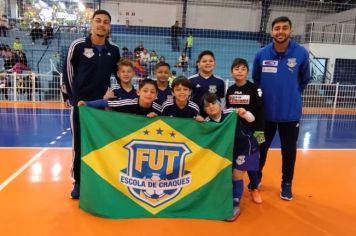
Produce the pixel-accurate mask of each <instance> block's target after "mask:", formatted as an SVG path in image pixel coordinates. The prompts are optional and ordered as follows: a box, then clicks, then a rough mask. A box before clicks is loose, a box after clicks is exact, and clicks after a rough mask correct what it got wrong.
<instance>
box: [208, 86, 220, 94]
mask: <svg viewBox="0 0 356 236" xmlns="http://www.w3.org/2000/svg"><path fill="white" fill-rule="evenodd" d="M217 91H218V89H217V88H216V85H209V93H216V92H217Z"/></svg>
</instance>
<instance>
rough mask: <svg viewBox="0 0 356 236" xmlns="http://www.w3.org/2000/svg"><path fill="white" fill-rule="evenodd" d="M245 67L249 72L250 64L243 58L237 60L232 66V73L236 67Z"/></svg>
mask: <svg viewBox="0 0 356 236" xmlns="http://www.w3.org/2000/svg"><path fill="white" fill-rule="evenodd" d="M241 65H243V66H245V67H246V68H247V71H249V68H248V62H247V61H246V60H245V59H243V58H235V59H234V60H233V62H232V64H231V71H232V70H233V69H234V67H236V66H241Z"/></svg>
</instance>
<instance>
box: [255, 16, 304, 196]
mask: <svg viewBox="0 0 356 236" xmlns="http://www.w3.org/2000/svg"><path fill="white" fill-rule="evenodd" d="M291 32H292V23H291V21H290V19H289V18H288V17H285V16H282V17H278V18H276V19H275V20H274V21H273V22H272V32H271V35H272V38H273V42H272V43H270V44H268V45H267V46H266V47H264V48H262V49H261V50H260V51H258V52H257V54H256V57H255V59H254V64H253V71H252V78H253V81H254V82H255V83H256V84H257V86H259V87H260V88H261V89H262V93H263V98H264V105H265V119H266V125H265V133H264V134H265V139H266V142H264V143H263V144H261V146H260V171H259V178H260V181H261V178H262V169H263V166H264V164H265V162H266V157H267V152H268V149H269V147H270V145H271V142H272V140H273V137H274V136H275V134H276V131H277V130H278V133H279V136H280V141H281V148H282V174H283V175H282V183H281V195H280V197H281V198H282V199H284V200H292V198H293V194H292V180H293V174H294V166H295V161H296V153H297V140H298V134H299V120H300V118H301V116H302V92H303V89H304V88H305V87H306V85H307V84H308V82H309V81H310V69H309V55H308V52H307V50H306V49H305V48H303V47H302V46H301V45H299V44H298V43H296V42H294V41H292V40H291V39H290V36H291Z"/></svg>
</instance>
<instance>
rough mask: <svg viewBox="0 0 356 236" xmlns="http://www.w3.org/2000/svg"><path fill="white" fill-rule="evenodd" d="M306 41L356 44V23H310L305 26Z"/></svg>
mask: <svg viewBox="0 0 356 236" xmlns="http://www.w3.org/2000/svg"><path fill="white" fill-rule="evenodd" d="M304 42H305V43H330V44H344V45H356V24H344V23H330V22H312V23H309V24H307V25H306V28H305V38H304Z"/></svg>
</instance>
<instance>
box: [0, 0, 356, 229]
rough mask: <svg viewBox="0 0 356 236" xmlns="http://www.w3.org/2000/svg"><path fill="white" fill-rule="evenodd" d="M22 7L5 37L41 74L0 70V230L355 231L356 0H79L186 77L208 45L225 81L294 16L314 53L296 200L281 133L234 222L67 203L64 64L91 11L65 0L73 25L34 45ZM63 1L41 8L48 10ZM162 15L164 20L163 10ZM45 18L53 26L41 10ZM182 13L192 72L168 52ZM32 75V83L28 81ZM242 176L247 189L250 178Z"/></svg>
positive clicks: (298, 36)
mask: <svg viewBox="0 0 356 236" xmlns="http://www.w3.org/2000/svg"><path fill="white" fill-rule="evenodd" d="M16 2H18V1H12V0H11V1H6V3H0V13H2V12H4V13H6V14H7V15H8V17H7V18H8V19H9V22H10V23H11V24H12V23H13V24H14V25H13V26H12V28H11V29H9V30H8V31H7V35H6V36H4V35H2V36H1V35H0V42H1V44H3V45H10V47H11V46H12V43H13V40H14V39H15V38H16V37H19V38H20V39H21V41H22V43H23V46H24V52H25V53H26V55H27V60H28V64H29V67H31V68H32V69H31V70H30V71H24V72H23V73H19V74H17V73H12V72H11V73H10V72H9V71H8V70H5V69H4V70H2V72H1V73H0V76H1V78H2V79H3V80H4V81H5V80H6V81H7V82H4V83H2V86H1V93H0V111H1V112H0V235H4V236H5V235H6V236H7V235H16V236H17V235H51V236H52V235H166V234H169V235H290V236H292V235H321V236H324V235H325V236H330V235H340V236H348V235H350V236H351V235H356V227H355V226H354V224H355V223H354V222H356V203H355V199H356V188H355V184H354V183H355V182H356V132H355V130H356V79H355V78H356V71H355V69H354V68H356V56H355V53H354V52H356V20H355V15H356V5H355V4H356V2H355V1H327V0H325V1H319V0H318V1H317V0H315V1H297V2H296V1H294V2H293V1H289V0H276V1H274V0H272V1H269V0H263V1H248V0H245V1H227V0H211V1H205V0H201V1H198V0H188V1H178V0H159V1H157V0H141V1H140V0H137V1H110V0H108V1H105V0H101V1H94V0H93V1H81V2H82V4H83V6H84V7H86V8H87V10H85V12H89V13H90V11H89V9H97V8H98V7H101V8H102V9H105V10H108V11H109V12H110V13H111V14H112V16H113V20H112V24H113V26H112V35H111V38H112V40H113V42H115V43H116V44H118V45H119V47H120V48H122V47H124V46H127V47H128V48H129V49H131V50H132V49H133V48H134V47H135V46H137V44H139V43H141V42H143V44H144V45H145V47H147V48H149V49H150V50H152V49H154V50H156V51H157V52H158V53H159V55H164V56H165V57H166V60H167V62H168V63H170V64H171V65H173V66H172V70H175V71H176V73H177V74H178V75H179V74H185V75H186V76H190V75H192V74H194V73H195V61H194V60H193V59H194V58H196V57H197V55H198V54H199V52H200V51H202V50H204V49H209V50H212V51H213V52H214V53H215V55H216V58H217V66H216V69H215V72H216V74H218V75H220V76H221V77H222V78H223V79H224V80H225V81H226V84H227V85H231V84H232V83H233V81H232V79H231V75H230V64H231V61H232V60H233V58H235V57H237V56H241V57H244V58H246V59H247V60H248V62H249V65H250V67H252V63H253V58H254V55H255V53H256V51H257V50H258V49H259V48H260V47H261V46H263V45H265V44H266V42H267V41H269V35H268V32H269V31H270V22H271V20H272V19H273V18H275V17H277V16H280V15H287V16H289V17H290V18H291V19H292V21H293V24H294V25H293V29H294V35H293V39H294V40H297V41H298V42H300V43H301V44H302V45H303V46H304V47H305V48H307V49H308V51H309V54H310V58H309V59H310V63H311V74H312V81H311V83H310V84H309V85H308V87H307V88H306V90H305V91H304V93H303V116H302V119H301V123H300V133H299V139H298V152H297V162H296V167H295V177H294V182H293V194H294V196H293V200H292V201H283V200H281V199H280V196H279V194H280V182H281V154H280V142H279V137H278V136H276V137H275V139H274V141H273V143H272V149H271V150H270V151H269V153H268V158H267V162H266V166H265V168H264V172H263V174H264V177H263V180H262V186H261V189H260V193H261V196H262V198H263V203H262V204H255V203H253V202H252V201H251V197H250V194H249V192H248V190H247V187H245V190H244V195H243V199H242V202H241V210H242V212H241V215H240V216H239V217H238V219H237V220H236V221H234V222H225V221H217V220H204V219H172V218H142V219H107V218H101V217H98V216H94V215H91V214H89V213H87V212H85V211H83V210H82V209H80V208H79V207H78V200H73V199H71V198H70V191H71V189H72V186H73V179H72V177H71V167H72V148H71V147H72V135H71V125H70V109H69V108H68V107H66V106H65V104H64V102H63V98H62V96H61V84H62V75H61V71H62V66H63V65H62V63H63V56H65V55H64V54H65V50H66V47H68V45H69V43H70V42H71V41H72V40H74V39H76V38H78V37H81V36H83V35H85V34H86V33H87V32H88V29H87V27H88V25H87V23H85V22H88V19H89V18H85V17H86V15H85V14H84V13H83V15H81V14H82V13H80V14H79V13H78V15H80V17H82V18H80V20H79V18H78V22H80V24H79V23H78V24H76V25H75V24H74V23H73V21H69V20H68V19H71V17H73V13H71V12H70V9H74V8H78V9H79V5H78V3H77V2H78V1H62V2H63V4H64V6H65V8H67V10H64V9H63V10H61V12H62V13H66V14H68V15H67V20H68V22H65V21H63V19H62V18H61V19H57V20H56V25H55V24H54V23H53V26H54V38H53V40H52V41H51V43H49V44H48V45H42V44H41V42H40V41H36V42H35V44H32V42H31V39H30V38H29V36H28V30H27V29H26V27H28V26H27V25H29V24H30V23H31V22H32V21H29V22H26V24H24V23H23V22H24V21H22V23H21V22H19V21H18V20H16V18H19V13H18V12H17V13H15V10H14V8H15V6H16ZM41 2H43V3H41ZM57 2H58V1H57ZM57 2H56V1H49V0H48V1H38V4H39V6H40V7H41V8H43V9H47V8H49V7H52V6H53V5H55V4H58V3H57ZM298 2H300V3H298ZM36 3H37V2H36ZM23 4H24V5H26V4H29V3H28V1H25V0H24V1H23ZM44 4H46V5H47V8H46V5H44ZM26 6H27V5H26ZM56 6H57V5H56ZM80 7H81V8H82V6H81V5H80ZM59 8H60V5H58V9H59ZM24 9H25V8H24ZM26 9H27V11H30V12H37V11H38V10H35V9H34V8H33V9H32V8H30V7H29V8H26ZM38 9H40V8H38ZM221 11H224V12H225V13H226V14H224V16H222V15H221V13H218V16H214V19H215V21H214V20H211V19H210V18H211V17H208V16H211V15H213V14H216V12H221ZM91 12H92V11H91ZM162 12H165V13H166V14H167V16H166V17H164V16H157V15H159V14H158V13H160V14H162ZM144 13H145V14H144ZM25 15H26V14H25ZM30 15H31V14H30ZM32 16H33V14H32ZM154 16H157V18H154ZM239 16H241V17H240V18H241V19H240V20H239V21H238V22H237V23H236V21H237V19H239ZM35 18H36V17H35ZM216 18H219V19H216ZM234 18H236V19H234ZM23 19H25V17H24V18H23ZM152 19H156V20H152ZM36 20H37V21H40V22H48V21H49V20H48V19H47V18H46V17H44V16H43V17H42V16H41V17H39V18H36ZM175 20H178V21H179V22H180V25H181V27H182V35H181V36H180V37H179V39H180V46H181V48H183V47H184V40H185V36H186V31H188V30H189V29H190V30H192V31H193V35H194V37H195V46H194V47H193V51H192V58H191V59H192V60H191V61H190V63H189V67H188V70H187V71H182V69H181V68H178V67H174V64H176V61H177V58H178V56H179V54H180V53H181V52H180V51H178V52H176V51H172V50H171V42H170V32H169V31H170V27H171V25H172V24H173V23H174V21H175ZM245 21H246V22H248V23H246V22H245ZM51 22H54V20H53V19H52V21H51ZM234 24H235V26H234ZM24 25H26V26H24ZM24 27H25V28H24ZM5 61H6V56H2V57H0V67H4V66H5ZM250 70H251V69H250ZM147 76H149V77H152V76H153V75H152V74H148V75H147ZM25 78H30V81H31V82H30V83H28V84H26V83H24V82H23V81H25ZM249 78H251V75H249ZM137 79H140V78H137ZM20 82H21V83H20ZM115 83H116V81H115V80H114V79H113V80H112V84H115ZM134 84H135V85H136V83H134ZM245 179H246V181H245V185H246V183H248V180H247V175H246V176H245Z"/></svg>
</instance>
